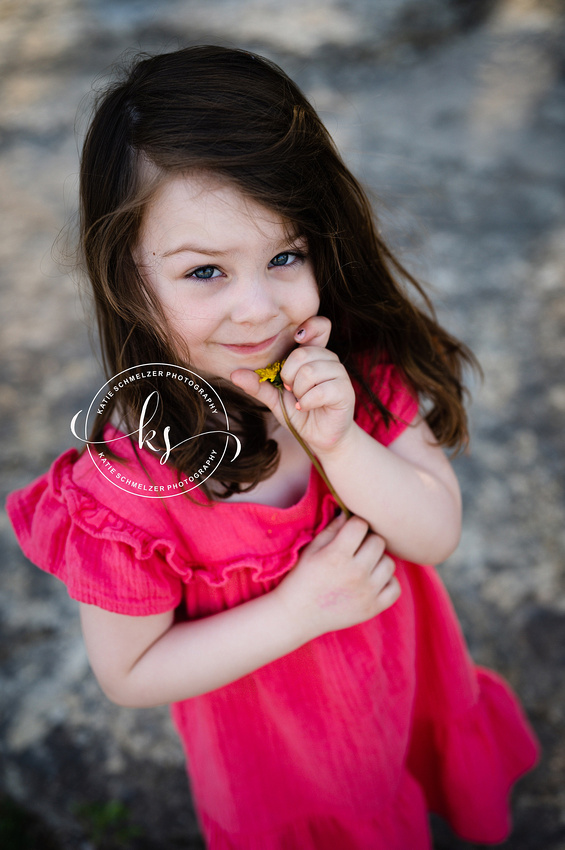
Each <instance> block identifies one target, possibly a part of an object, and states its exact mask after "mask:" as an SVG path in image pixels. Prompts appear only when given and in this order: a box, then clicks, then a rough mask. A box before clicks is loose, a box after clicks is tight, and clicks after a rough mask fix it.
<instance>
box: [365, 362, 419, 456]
mask: <svg viewBox="0 0 565 850" xmlns="http://www.w3.org/2000/svg"><path fill="white" fill-rule="evenodd" d="M371 359H372V358H371V355H370V353H367V352H364V353H362V354H358V355H356V356H355V358H354V361H353V362H354V367H355V369H356V370H357V371H358V372H359V374H360V375H361V376H362V377H363V378H364V380H365V383H366V384H367V385H368V387H369V388H370V390H371V392H372V393H373V395H374V400H373V399H372V398H371V397H370V395H369V393H367V392H366V390H365V389H364V388H363V386H362V384H361V382H360V381H359V380H357V379H356V378H355V376H353V375H352V376H351V381H352V384H353V387H354V389H355V395H356V403H355V421H356V422H357V423H358V425H360V426H361V427H362V428H363V429H364V430H365V431H367V432H368V433H370V434H371V436H373V437H375V439H377V440H378V441H379V442H380V443H383V444H384V445H389V444H390V443H392V442H393V441H394V440H396V438H397V437H399V436H400V434H401V433H402V432H403V431H405V430H406V428H408V426H409V425H411V424H412V423H413V422H414V420H415V419H416V417H417V416H418V411H419V400H418V395H417V393H416V391H415V390H414V389H413V387H412V386H411V385H410V382H409V381H408V379H407V377H406V375H405V374H404V372H403V371H402V370H401V369H400V368H399V367H398V366H396V365H395V364H394V363H393V362H392V361H391V360H390V359H388V358H386V357H383V358H381V359H379V360H378V361H377V363H375V364H374V365H371Z"/></svg>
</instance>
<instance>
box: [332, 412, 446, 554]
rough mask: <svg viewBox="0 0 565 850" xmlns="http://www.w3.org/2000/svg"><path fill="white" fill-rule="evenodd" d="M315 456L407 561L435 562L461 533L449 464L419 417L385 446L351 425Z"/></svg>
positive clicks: (360, 512)
mask: <svg viewBox="0 0 565 850" xmlns="http://www.w3.org/2000/svg"><path fill="white" fill-rule="evenodd" d="M318 457H319V459H320V461H321V463H322V466H323V467H324V470H325V471H326V473H327V475H328V477H329V479H330V481H331V482H332V485H333V486H334V487H335V490H336V492H337V493H338V495H339V496H340V498H341V499H342V500H343V502H344V504H346V505H347V507H348V508H349V510H350V511H351V512H352V513H355V514H357V515H358V516H361V517H363V518H364V519H365V520H367V522H368V523H369V525H370V527H371V529H372V530H373V531H376V532H377V533H378V534H381V535H382V536H383V537H384V538H385V540H386V541H387V548H388V550H389V552H391V553H392V554H394V555H397V556H398V557H400V558H404V559H406V560H408V561H416V562H418V563H425V564H437V563H439V562H440V561H443V560H445V558H447V557H448V556H449V555H451V553H452V552H453V551H454V550H455V548H456V547H457V545H458V543H459V537H460V534H461V495H460V491H459V485H458V482H457V478H456V477H455V473H454V472H453V468H452V466H451V464H450V463H449V461H448V459H447V457H446V456H445V454H444V452H443V450H442V449H441V448H440V447H439V446H438V444H437V442H436V439H435V437H434V435H433V434H432V432H431V431H430V429H429V428H428V426H427V424H426V423H425V422H424V421H423V420H421V419H420V420H417V421H416V423H414V424H413V425H412V426H410V427H408V428H406V430H405V431H403V432H402V434H401V435H400V436H399V437H397V438H396V440H394V442H392V443H391V444H390V446H388V447H385V446H383V445H381V444H380V443H378V442H377V441H376V440H374V439H373V438H372V437H371V436H370V435H369V434H367V432H366V431H364V430H363V429H362V428H360V427H359V426H358V425H357V424H355V423H353V427H352V430H351V432H349V435H348V437H347V439H346V440H344V442H342V443H341V444H340V445H338V446H336V447H335V448H334V449H333V450H329V451H326V452H324V451H319V452H318Z"/></svg>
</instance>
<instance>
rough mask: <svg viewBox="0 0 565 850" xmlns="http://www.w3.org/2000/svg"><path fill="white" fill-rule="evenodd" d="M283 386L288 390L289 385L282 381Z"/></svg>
mask: <svg viewBox="0 0 565 850" xmlns="http://www.w3.org/2000/svg"><path fill="white" fill-rule="evenodd" d="M283 387H284V388H285V390H288V391H289V392H290V387H289V385H288V384H285V383H283Z"/></svg>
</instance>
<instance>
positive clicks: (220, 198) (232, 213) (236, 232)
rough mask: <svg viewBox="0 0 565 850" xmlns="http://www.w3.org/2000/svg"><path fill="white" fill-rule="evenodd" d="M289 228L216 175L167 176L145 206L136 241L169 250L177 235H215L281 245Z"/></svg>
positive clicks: (227, 239)
mask: <svg viewBox="0 0 565 850" xmlns="http://www.w3.org/2000/svg"><path fill="white" fill-rule="evenodd" d="M292 235H293V227H292V225H291V224H290V223H289V222H288V220H286V219H284V218H283V217H282V216H280V215H279V214H278V213H277V212H275V211H274V210H271V209H269V208H268V207H265V206H263V205H262V204H259V203H257V201H255V200H254V199H253V198H251V197H249V196H248V195H246V194H244V193H243V192H242V191H241V190H240V189H238V188H237V187H236V186H234V185H233V184H231V183H229V182H228V181H227V180H222V179H221V177H218V176H217V175H210V174H205V173H191V174H188V175H175V176H173V177H170V178H168V179H167V180H166V181H165V182H164V183H163V184H162V185H161V186H160V187H159V189H158V190H157V192H156V194H155V196H154V197H153V199H152V200H151V201H150V203H149V204H148V206H147V208H146V210H145V213H144V216H143V221H142V226H141V230H140V242H141V243H142V244H143V243H146V242H147V241H151V242H152V243H153V245H154V246H155V245H156V246H157V247H159V248H161V249H163V250H167V248H168V247H169V243H170V242H174V241H175V240H176V239H178V238H180V237H183V238H185V237H187V236H195V237H204V238H205V237H213V238H214V241H216V240H217V239H218V238H220V239H221V240H222V241H227V242H229V243H232V242H233V243H234V244H236V243H238V242H239V241H240V240H241V239H242V238H245V239H246V240H249V239H252V240H255V241H257V242H258V243H260V242H265V243H271V242H280V241H284V240H285V239H288V238H289V237H290V236H292Z"/></svg>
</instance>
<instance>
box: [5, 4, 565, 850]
mask: <svg viewBox="0 0 565 850" xmlns="http://www.w3.org/2000/svg"><path fill="white" fill-rule="evenodd" d="M564 35H565V20H564V10H563V5H562V3H561V2H558V0H555V2H551V0H547V2H543V0H490V2H487V0H467V2H464V0H459V2H456V0H412V2H410V0H342V2H337V0H330V2H321V0H301V2H299V1H298V0H288V2H286V3H284V4H281V3H279V2H277V0H250V2H245V0H219V2H214V3H208V2H206V0H176V2H175V0H164V2H161V3H159V4H155V3H151V2H149V1H148V0H130V2H127V0H82V2H81V1H80V0H49V2H48V0H1V2H0V47H1V49H0V69H1V82H0V185H1V191H0V216H1V219H2V230H1V234H0V258H1V262H0V276H1V289H0V323H1V328H2V336H1V340H0V350H1V352H2V365H3V367H2V371H1V373H0V414H1V415H0V458H1V462H2V468H3V476H2V483H1V489H2V496H3V497H4V496H5V494H6V493H7V492H8V491H10V490H11V489H14V488H16V487H18V486H23V485H24V484H26V483H27V482H28V481H30V480H31V479H32V478H33V477H34V476H36V475H38V474H40V473H41V472H43V471H44V470H45V469H46V468H47V466H48V465H49V464H50V462H51V461H52V460H53V459H54V457H55V456H57V455H58V454H60V453H61V452H62V451H64V450H65V449H66V448H68V447H69V446H71V445H73V444H75V443H76V441H75V440H74V439H73V438H72V436H71V435H70V432H69V422H70V419H71V417H72V415H73V414H74V413H75V412H76V411H78V410H79V409H81V408H84V407H85V405H86V404H87V402H89V401H90V398H91V397H92V395H93V394H94V392H95V391H96V390H97V389H98V386H99V385H100V384H101V383H102V381H101V371H100V368H99V366H98V364H97V361H96V359H95V357H93V355H92V354H91V349H90V345H89V341H88V332H87V324H86V322H85V320H84V318H83V308H82V302H81V299H80V297H79V295H78V294H77V293H78V290H77V286H76V283H75V282H74V281H73V280H72V279H71V277H70V276H69V275H68V274H67V268H66V267H67V266H68V267H69V268H70V266H71V264H72V257H71V256H70V254H68V252H67V253H66V247H67V246H66V244H65V240H64V239H62V238H61V228H62V227H63V226H64V225H65V224H66V223H68V222H69V220H72V216H73V213H74V210H75V199H76V183H77V180H76V174H77V148H78V147H79V146H80V139H81V134H82V132H83V131H84V126H85V116H86V115H87V114H88V108H87V103H88V99H87V100H85V98H86V97H87V95H88V93H89V92H90V90H91V84H92V82H93V80H95V79H97V80H104V79H106V78H107V75H108V73H109V71H110V70H111V66H112V64H113V63H114V62H115V60H116V59H117V57H118V56H119V55H120V54H122V53H123V52H124V51H126V50H128V51H129V52H130V53H132V52H136V51H138V50H147V51H150V52H151V51H163V50H170V49H175V48H176V47H177V46H182V45H185V44H188V43H200V42H209V43H210V42H212V43H221V44H226V45H235V46H242V47H246V48H248V49H253V50H257V51H258V52H261V53H264V54H265V55H267V56H269V57H270V58H272V59H274V60H275V61H278V62H279V63H280V64H281V65H282V66H283V67H284V68H285V69H286V70H287V71H288V72H289V73H290V75H291V76H293V77H294V78H295V79H296V80H297V81H298V82H299V83H300V84H301V86H302V87H303V89H304V90H305V91H306V92H307V94H308V95H309V96H310V97H311V98H312V99H313V101H314V103H315V105H316V106H317V108H318V110H319V111H320V113H321V115H322V117H323V118H324V120H325V121H326V123H327V124H328V126H329V128H330V130H331V132H332V133H333V134H334V137H335V138H336V141H337V143H338V145H339V146H340V148H341V150H342V151H343V153H344V155H345V157H346V159H347V161H348V162H349V164H350V165H351V166H352V167H353V168H354V170H355V171H356V172H357V173H358V174H360V176H361V177H362V178H363V179H364V180H365V181H366V183H367V184H368V185H369V186H370V187H371V188H372V189H373V190H374V192H375V193H376V195H377V197H378V198H379V199H380V204H381V217H382V220H383V226H384V229H385V231H386V232H387V233H388V234H389V236H390V238H391V239H392V241H393V242H394V244H395V245H396V246H397V248H398V250H399V251H401V253H402V255H403V256H404V258H405V260H406V261H407V262H408V263H409V264H410V267H411V268H412V269H413V270H414V271H415V273H416V274H417V275H418V276H420V277H421V278H422V279H424V280H426V281H428V282H429V283H430V285H431V287H432V294H433V297H434V299H435V301H436V304H437V307H438V312H439V314H440V317H441V319H442V321H444V322H445V323H446V324H447V326H448V327H449V328H450V329H451V330H452V331H453V332H454V333H456V334H458V335H459V336H460V337H462V338H463V339H464V340H465V341H466V342H467V343H468V344H469V345H470V346H471V347H472V348H473V349H474V350H475V352H476V353H477V355H478V356H479V358H480V360H481V362H482V365H483V369H484V372H485V381H484V384H483V385H482V386H481V385H478V384H477V385H476V386H474V387H473V395H474V403H473V405H472V407H471V413H470V415H471V425H472V438H473V442H472V453H471V454H470V455H469V456H463V457H460V458H458V459H457V460H456V467H457V472H458V475H459V477H460V480H461V484H462V489H463V495H464V502H465V527H464V532H463V539H462V543H461V546H460V548H459V550H458V552H457V553H456V554H455V555H454V556H453V557H452V558H451V559H450V560H449V561H448V562H447V563H446V564H444V565H442V567H441V568H440V569H441V574H442V576H443V578H444V580H445V582H446V584H447V586H448V589H449V591H450V593H451V596H452V599H453V601H454V604H455V607H456V609H457V612H458V614H459V616H460V618H461V622H462V625H463V628H464V631H465V634H466V637H467V639H468V642H469V646H470V649H471V652H472V654H473V656H474V658H475V660H476V661H477V662H478V663H482V664H486V665H488V666H492V667H493V668H495V669H496V670H498V671H499V672H500V673H502V674H503V675H505V676H506V677H507V678H508V680H509V681H510V682H511V683H512V685H513V686H514V687H515V688H516V690H517V691H518V693H519V694H520V696H521V698H522V700H523V703H524V705H525V708H526V710H527V712H528V714H529V716H530V718H531V720H532V722H533V723H534V725H535V728H536V730H537V732H538V734H539V735H540V737H541V740H542V744H543V746H544V756H543V760H542V763H541V765H540V766H539V768H538V769H537V770H536V771H535V772H534V773H532V774H530V775H529V776H528V777H526V778H525V779H524V780H522V781H521V782H520V783H519V785H518V788H517V790H516V791H515V793H514V797H513V801H514V815H515V830H514V833H513V835H512V837H511V839H510V840H509V841H508V842H506V843H505V844H504V845H501V846H504V847H505V848H506V847H507V848H509V850H558V848H565V790H564V788H565V786H564V784H563V776H564V775H565V741H564V734H563V733H564V726H565V723H564V716H563V715H564V711H565V677H564V676H563V671H564V667H565V649H564V646H565V592H564V591H565V587H564V584H565V579H564V572H565V571H564V552H565V524H564V522H563V506H564V505H563V503H564V495H563V479H564V463H565V461H564V453H563V433H564V426H565V368H564V364H565V333H564V330H565V288H564V285H563V284H564V278H565V194H564V188H565V169H564V165H565V100H564V95H565V63H564V60H565V39H564ZM95 85H96V83H95ZM78 107H80V108H79V109H78V116H79V117H78V119H77V118H76V116H77V108H78ZM54 243H56V244H55V248H53V245H54ZM0 535H1V546H2V555H3V557H2V559H1V563H0V571H1V588H2V591H1V601H0V609H1V611H0V613H1V621H0V629H1V638H2V642H1V648H0V657H1V665H2V666H1V672H0V712H1V714H0V748H1V750H0V751H1V754H2V759H1V767H0V795H1V796H0V823H2V824H4V827H0V829H1V828H4V829H5V830H6V829H8V827H6V823H7V822H8V820H9V821H10V824H11V826H10V827H9V828H10V829H13V830H16V831H15V832H12V833H8V832H6V831H4V833H2V832H0V836H1V835H4V836H6V835H8V834H10V835H12V836H14V835H16V832H17V830H18V828H20V827H18V824H19V823H20V821H21V813H22V812H26V811H27V812H30V813H33V814H34V819H32V820H29V821H28V826H27V827H25V828H24V827H21V828H20V832H19V833H18V834H19V835H22V836H23V835H24V832H25V831H26V829H27V831H28V834H29V835H31V836H32V837H31V838H29V840H28V839H27V838H25V836H24V838H21V839H18V838H14V837H12V838H11V839H10V841H11V842H12V845H11V846H12V847H13V848H14V850H18V848H19V847H45V848H48V847H51V843H52V842H54V843H53V846H54V847H59V848H68V850H71V849H72V850H76V848H83V850H91V848H98V847H104V848H110V849H111V848H113V847H128V848H129V847H131V848H140V850H143V849H144V848H160V850H164V848H182V847H185V848H196V847H201V846H203V845H202V844H201V842H200V839H199V837H198V829H197V825H196V822H195V819H194V815H193V812H192V808H191V805H190V797H189V791H188V787H187V783H186V778H185V772H184V764H183V758H182V754H181V750H180V745H179V743H178V741H177V738H176V736H175V734H174V732H173V730H172V727H171V724H170V721H169V718H168V713H167V710H166V709H162V710H147V711H132V710H127V709H120V708H118V707H116V706H114V705H111V704H110V703H109V702H108V701H107V700H106V699H105V698H104V697H103V696H102V695H101V692H100V690H99V688H98V686H97V684H96V683H95V681H94V679H93V677H92V675H91V673H90V672H89V669H88V664H87V660H86V655H85V652H84V649H83V646H82V642H81V637H80V630H79V625H78V620H77V612H76V606H75V603H73V602H72V601H71V600H70V599H69V598H68V597H67V595H66V592H65V590H64V588H63V587H62V586H61V585H59V584H58V582H56V581H54V580H52V579H51V578H49V577H48V576H45V575H43V574H42V573H41V572H40V571H39V570H37V569H36V568H34V567H32V566H31V565H30V564H29V563H28V562H27V561H26V560H25V558H24V557H23V555H22V554H21V553H20V551H19V549H18V547H17V545H16V543H15V541H14V537H13V534H12V531H11V528H10V526H9V523H8V521H7V518H6V516H5V514H4V513H2V514H1V515H0ZM6 813H8V814H6ZM18 819H19V820H18ZM24 820H25V818H24ZM42 824H43V825H42ZM434 834H435V842H436V847H437V848H442V850H460V848H461V850H462V848H464V847H470V846H471V845H468V844H465V843H464V842H460V841H458V840H457V839H456V838H455V837H454V836H453V835H451V833H450V832H449V830H448V829H447V828H446V827H445V826H444V825H443V824H442V823H440V822H439V821H435V820H434ZM33 836H36V837H35V838H33ZM37 836H43V837H39V838H38V837H37ZM24 840H25V841H28V843H27V844H24V843H23V841H24ZM18 841H19V842H20V843H18ZM29 841H31V842H32V843H29ZM6 846H10V845H9V844H8V845H6Z"/></svg>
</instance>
